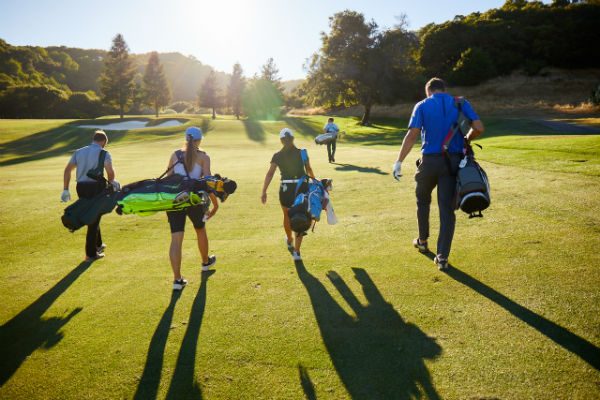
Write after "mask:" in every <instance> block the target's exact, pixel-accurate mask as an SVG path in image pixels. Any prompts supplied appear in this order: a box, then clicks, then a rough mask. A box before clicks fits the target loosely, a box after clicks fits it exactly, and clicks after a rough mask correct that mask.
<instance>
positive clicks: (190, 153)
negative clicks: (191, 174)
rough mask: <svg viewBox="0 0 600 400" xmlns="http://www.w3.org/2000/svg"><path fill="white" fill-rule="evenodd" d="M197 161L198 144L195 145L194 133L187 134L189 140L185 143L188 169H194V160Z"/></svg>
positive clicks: (186, 166)
mask: <svg viewBox="0 0 600 400" xmlns="http://www.w3.org/2000/svg"><path fill="white" fill-rule="evenodd" d="M195 161H196V146H194V140H193V139H192V135H187V141H186V144H185V160H184V162H185V168H186V169H187V170H188V171H191V170H192V169H194V162H195Z"/></svg>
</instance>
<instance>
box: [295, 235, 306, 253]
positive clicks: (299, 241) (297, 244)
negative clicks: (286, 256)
mask: <svg viewBox="0 0 600 400" xmlns="http://www.w3.org/2000/svg"><path fill="white" fill-rule="evenodd" d="M303 237H304V236H301V235H298V234H297V233H296V242H295V244H294V249H295V250H296V253H300V246H301V245H302V238H303Z"/></svg>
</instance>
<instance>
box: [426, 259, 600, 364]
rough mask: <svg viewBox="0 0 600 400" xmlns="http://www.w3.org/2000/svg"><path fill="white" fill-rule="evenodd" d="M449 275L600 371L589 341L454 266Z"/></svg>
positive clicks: (598, 357) (599, 353) (595, 349)
mask: <svg viewBox="0 0 600 400" xmlns="http://www.w3.org/2000/svg"><path fill="white" fill-rule="evenodd" d="M425 255H426V256H427V257H428V258H430V259H431V260H433V258H434V257H435V255H434V254H433V253H432V252H431V251H430V252H428V253H425ZM446 274H447V275H448V276H449V277H451V278H452V279H454V280H455V281H457V282H459V283H462V284H463V285H465V286H466V287H468V288H470V289H472V290H474V291H476V292H477V293H479V294H480V295H482V296H484V297H486V298H487V299H488V300H491V301H493V302H494V303H496V304H497V305H499V306H500V307H502V308H504V309H505V310H506V311H508V312H509V313H511V314H512V315H514V316H515V317H517V318H519V319H520V320H521V321H523V322H525V323H526V324H527V325H529V326H531V327H532V328H534V329H536V330H537V331H538V332H540V333H541V334H543V335H544V336H546V337H547V338H548V339H551V340H552V341H554V343H556V344H558V345H559V346H562V347H563V348H564V349H566V350H568V351H570V352H571V353H573V354H575V355H577V356H579V357H580V358H581V359H582V360H584V361H585V362H587V363H588V364H589V365H591V366H592V367H594V368H595V369H597V370H600V349H599V348H598V347H596V346H595V345H593V344H592V343H590V342H588V341H587V340H585V339H584V338H582V337H580V336H578V335H576V334H574V333H573V332H571V331H569V330H568V329H566V328H563V327H562V326H560V325H558V324H556V323H554V322H552V321H550V320H549V319H547V318H544V317H542V316H541V315H539V314H536V313H534V312H533V311H531V310H530V309H528V308H526V307H523V306H522V305H520V304H518V303H516V302H514V301H513V300H511V299H509V298H508V297H506V296H505V295H503V294H502V293H500V292H498V291H496V290H494V289H493V288H491V287H489V286H488V285H486V284H485V283H483V282H481V281H479V280H477V279H475V278H473V277H472V276H470V275H469V274H467V273H466V272H463V271H461V270H459V269H457V268H455V267H454V266H452V265H449V269H448V271H446Z"/></svg>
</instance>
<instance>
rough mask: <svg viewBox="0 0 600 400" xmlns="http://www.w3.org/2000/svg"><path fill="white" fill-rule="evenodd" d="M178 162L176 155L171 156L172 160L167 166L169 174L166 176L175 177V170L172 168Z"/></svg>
mask: <svg viewBox="0 0 600 400" xmlns="http://www.w3.org/2000/svg"><path fill="white" fill-rule="evenodd" d="M176 162H177V156H176V155H175V153H173V154H171V158H170V159H169V163H168V164H167V173H166V175H165V176H171V175H173V168H171V167H172V166H173V165H174V164H175V163H176Z"/></svg>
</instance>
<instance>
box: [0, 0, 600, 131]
mask: <svg viewBox="0 0 600 400" xmlns="http://www.w3.org/2000/svg"><path fill="white" fill-rule="evenodd" d="M597 21H600V1H599V0H588V1H569V0H554V1H553V2H552V3H551V4H544V3H542V2H540V1H526V0H507V1H506V2H505V4H504V5H503V6H502V7H500V8H498V9H492V10H489V11H487V12H484V13H473V14H470V15H468V16H460V15H459V16H456V17H455V18H454V19H453V20H451V21H447V22H444V23H441V24H429V25H426V26H424V27H423V28H421V29H420V30H418V31H410V30H408V29H407V26H406V17H405V16H400V17H399V18H398V23H397V24H396V25H395V26H393V27H391V28H385V29H381V28H379V27H378V25H377V24H376V23H375V21H368V20H366V18H365V17H364V15H363V14H361V13H358V12H355V11H350V10H345V11H342V12H339V13H336V14H335V15H333V16H331V17H330V21H329V32H323V33H322V43H321V47H320V49H319V50H318V51H317V52H315V53H314V54H313V55H312V57H310V58H309V60H308V62H307V64H306V65H305V69H306V71H307V78H306V79H305V80H304V82H303V83H302V84H301V85H299V86H298V87H297V88H296V89H295V90H294V91H293V92H291V93H286V92H285V91H284V90H283V85H282V82H281V79H280V78H279V76H278V70H277V66H276V65H275V62H274V60H273V59H269V60H267V62H266V63H265V65H263V67H262V69H261V72H260V73H259V74H256V75H255V76H253V77H251V78H247V77H245V76H244V74H243V70H242V67H241V65H240V64H239V63H236V64H235V65H234V66H233V70H232V72H231V74H225V73H221V72H217V71H214V70H213V69H212V68H210V67H208V66H206V65H203V64H202V63H200V62H199V61H198V60H196V59H194V58H193V57H191V56H189V57H184V56H182V55H181V54H179V53H167V54H161V55H158V54H157V53H156V52H153V53H150V54H146V55H131V54H129V50H128V48H127V44H126V43H125V40H124V38H123V37H122V36H121V35H117V36H116V37H115V38H114V39H113V45H112V48H111V49H110V51H108V52H106V51H104V50H82V49H72V48H65V47H48V48H41V47H29V46H23V47H19V46H10V45H9V44H7V43H6V42H5V41H3V40H1V39H0V117H5V118H6V117H38V118H51V117H78V118H86V117H95V116H98V115H103V114H108V113H115V112H118V113H119V114H120V115H121V116H122V115H123V114H124V113H125V112H130V113H140V112H141V110H142V109H143V108H144V107H147V108H151V109H152V110H153V112H154V113H155V114H156V115H158V113H159V111H160V110H161V109H162V108H163V107H166V106H168V107H170V108H171V109H173V110H175V111H177V112H182V111H186V110H187V111H188V112H189V111H195V110H197V108H196V107H202V108H208V109H210V110H211V112H212V114H213V118H214V117H216V113H217V111H220V112H230V113H232V114H234V115H236V116H237V117H238V118H239V117H240V115H246V116H248V117H251V118H258V119H274V118H278V116H279V113H280V112H281V106H282V105H287V106H288V107H302V106H304V105H318V106H324V107H327V108H337V107H346V106H352V105H362V106H363V107H364V114H363V118H362V120H361V122H362V123H363V124H368V123H369V119H370V111H371V108H372V107H373V105H375V104H395V103H398V102H401V101H413V100H416V99H419V98H421V97H422V96H423V94H422V87H423V83H424V82H425V81H426V80H427V79H428V78H429V77H431V76H440V77H443V78H445V79H446V80H447V81H448V82H449V83H450V84H451V85H477V84H479V83H481V82H484V81H485V80H487V79H490V78H494V77H497V76H501V75H506V74H509V73H511V72H512V71H514V70H522V71H524V72H525V73H527V74H531V75H534V74H538V73H540V72H542V71H543V68H544V67H548V66H552V67H559V68H567V69H569V68H570V69H574V68H598V67H600V53H599V52H598V51H597V49H596V47H597V43H599V42H600V30H599V29H597V27H596V25H597ZM590 89H592V88H590ZM594 89H595V88H594ZM171 101H174V103H170V102H171Z"/></svg>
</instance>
